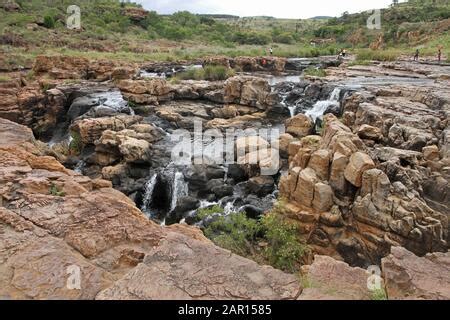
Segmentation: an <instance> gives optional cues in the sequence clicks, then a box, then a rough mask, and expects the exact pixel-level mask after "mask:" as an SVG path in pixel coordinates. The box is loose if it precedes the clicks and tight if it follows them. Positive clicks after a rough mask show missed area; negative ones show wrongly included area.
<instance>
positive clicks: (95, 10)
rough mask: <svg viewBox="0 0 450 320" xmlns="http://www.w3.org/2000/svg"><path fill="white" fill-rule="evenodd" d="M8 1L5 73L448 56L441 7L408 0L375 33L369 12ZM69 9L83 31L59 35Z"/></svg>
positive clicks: (442, 1) (446, 13)
mask: <svg viewBox="0 0 450 320" xmlns="http://www.w3.org/2000/svg"><path fill="white" fill-rule="evenodd" d="M15 1H16V3H18V4H19V5H20V6H21V9H20V11H18V12H7V11H6V10H3V9H0V30H1V33H0V54H1V53H6V54H7V55H8V58H7V59H6V61H5V63H6V64H7V65H8V64H12V65H14V64H15V65H27V63H29V61H30V60H31V59H32V58H33V57H34V56H35V55H37V54H41V53H43V52H45V53H49V52H55V53H63V54H66V55H84V56H88V57H92V58H113V59H126V60H135V61H143V60H168V61H169V60H183V59H184V60H188V59H193V58H197V57H202V56H205V55H213V54H222V55H228V56H239V55H250V56H258V55H265V54H267V53H268V48H269V47H273V49H274V54H275V55H277V56H284V57H293V56H295V57H298V56H303V57H313V56H318V55H334V54H337V52H338V51H339V50H340V49H341V48H344V47H345V48H348V49H350V50H354V51H356V52H358V53H359V54H360V55H361V57H359V59H360V60H361V61H365V60H367V59H370V58H374V59H376V58H378V57H381V58H383V59H385V60H391V59H395V58H396V57H397V56H398V55H399V54H401V53H408V54H411V52H412V51H414V48H421V49H422V52H423V53H424V54H430V55H431V54H433V55H435V53H436V47H437V46H438V45H443V46H444V54H445V55H447V56H448V55H449V51H450V44H449V43H450V37H449V34H448V31H449V28H450V23H449V19H450V4H449V1H447V0H420V1H419V0H410V1H408V2H407V3H400V4H396V5H393V6H391V7H390V8H386V9H383V10H382V29H381V30H369V29H368V28H367V27H366V22H367V19H368V17H369V16H370V14H371V13H368V12H363V13H357V14H348V13H344V14H342V16H340V17H337V18H327V17H324V18H321V19H306V20H295V19H275V18H272V17H245V18H239V17H235V16H228V15H197V14H191V13H189V12H177V13H175V14H173V15H159V14H157V13H156V12H154V11H150V12H148V13H145V12H144V14H143V15H142V16H139V15H138V16H137V17H136V16H133V15H130V14H128V12H127V10H132V9H137V10H139V8H141V7H140V5H137V4H134V3H132V2H130V3H128V2H127V3H121V2H120V1H119V0H97V1H86V0H15ZM73 4H76V5H78V6H79V7H80V8H81V24H82V30H68V29H67V28H66V27H65V23H66V18H67V16H68V14H67V8H68V6H69V5H73ZM369 48H371V50H367V49H369ZM381 51H388V52H383V53H378V52H381ZM374 52H377V54H376V55H373V53H374ZM10 60H11V61H10ZM194 76H198V75H194Z"/></svg>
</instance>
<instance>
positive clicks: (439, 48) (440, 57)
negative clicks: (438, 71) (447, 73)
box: [438, 46, 442, 63]
mask: <svg viewBox="0 0 450 320" xmlns="http://www.w3.org/2000/svg"><path fill="white" fill-rule="evenodd" d="M441 59H442V46H439V47H438V61H439V63H441Z"/></svg>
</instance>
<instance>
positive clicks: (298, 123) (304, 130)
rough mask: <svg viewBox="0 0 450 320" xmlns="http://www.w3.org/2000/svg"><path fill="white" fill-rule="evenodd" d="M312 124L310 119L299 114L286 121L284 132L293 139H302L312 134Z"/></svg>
mask: <svg viewBox="0 0 450 320" xmlns="http://www.w3.org/2000/svg"><path fill="white" fill-rule="evenodd" d="M313 127H314V124H313V122H312V120H311V118H310V117H308V116H306V115H304V114H299V115H297V116H295V117H293V118H291V119H288V120H286V132H287V133H290V134H292V135H293V136H294V137H298V138H303V137H306V136H308V135H310V134H311V133H312V130H313Z"/></svg>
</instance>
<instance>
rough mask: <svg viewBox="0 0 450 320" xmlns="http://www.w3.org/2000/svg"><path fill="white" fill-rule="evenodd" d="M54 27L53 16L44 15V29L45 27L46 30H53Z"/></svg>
mask: <svg viewBox="0 0 450 320" xmlns="http://www.w3.org/2000/svg"><path fill="white" fill-rule="evenodd" d="M55 26H56V21H55V18H54V17H53V16H50V15H46V16H45V17H44V27H46V28H47V29H54V28H55Z"/></svg>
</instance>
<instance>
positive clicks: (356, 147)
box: [280, 114, 448, 266]
mask: <svg viewBox="0 0 450 320" xmlns="http://www.w3.org/2000/svg"><path fill="white" fill-rule="evenodd" d="M324 122H325V128H324V131H323V135H322V139H320V143H318V144H311V143H308V142H309V140H310V138H308V137H305V138H303V139H301V140H300V142H292V143H291V145H290V148H289V149H290V152H291V153H290V157H291V162H290V171H289V175H288V176H286V177H283V178H282V180H281V182H280V192H281V195H282V196H283V197H285V198H287V199H288V201H289V205H288V207H289V210H290V216H291V217H292V219H294V220H296V221H298V223H299V224H300V226H301V229H302V230H304V235H305V237H306V238H307V239H308V243H309V244H310V245H311V246H312V247H314V248H315V250H316V251H317V252H318V253H327V255H331V256H334V257H337V258H341V259H345V260H346V261H348V262H349V263H351V264H352V265H363V266H364V265H365V266H367V265H369V264H377V263H379V261H380V259H381V258H382V257H384V256H386V255H387V254H388V253H389V250H390V247H391V246H393V245H394V246H403V247H406V248H408V249H409V250H411V251H413V252H415V253H416V254H421V255H423V254H426V253H427V252H430V251H441V250H446V248H447V236H448V216H447V215H446V213H445V212H439V211H437V210H433V209H432V208H430V207H429V206H428V205H427V203H426V202H425V200H424V199H423V198H422V197H421V196H420V195H419V194H414V193H411V192H408V189H407V188H406V187H405V186H404V185H403V184H401V183H396V182H395V181H391V180H390V179H389V177H388V175H387V174H386V173H385V172H384V171H383V169H384V166H383V163H381V162H380V160H379V159H377V158H375V159H373V158H372V157H371V156H370V152H369V149H368V148H367V147H366V145H365V144H364V142H363V141H362V140H361V139H360V138H359V137H358V136H357V135H355V134H353V133H352V131H351V130H350V129H349V128H348V127H346V126H345V125H343V124H342V123H341V122H340V121H339V120H338V119H337V118H336V117H335V116H333V115H331V114H330V115H326V116H325V119H324ZM291 146H292V147H293V148H291ZM294 146H295V148H294ZM390 159H392V158H390ZM391 161H392V160H391Z"/></svg>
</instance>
